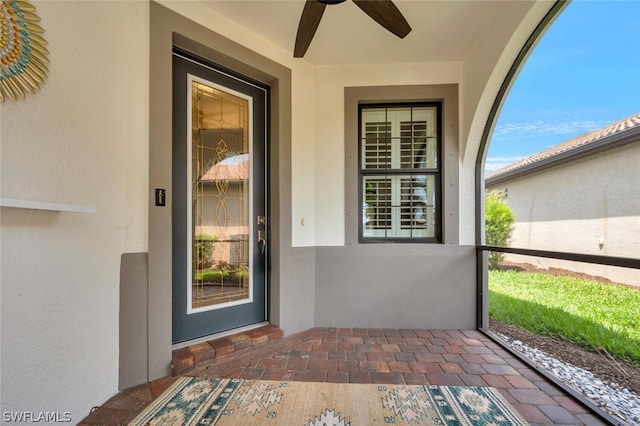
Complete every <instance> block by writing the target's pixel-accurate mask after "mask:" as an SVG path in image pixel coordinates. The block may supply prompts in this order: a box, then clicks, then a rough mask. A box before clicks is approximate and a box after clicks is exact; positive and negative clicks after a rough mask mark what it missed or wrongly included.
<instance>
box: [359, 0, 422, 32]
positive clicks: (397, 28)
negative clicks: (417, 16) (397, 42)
mask: <svg viewBox="0 0 640 426" xmlns="http://www.w3.org/2000/svg"><path fill="white" fill-rule="evenodd" d="M353 2H354V3H355V4H356V5H357V6H358V7H359V8H360V9H362V10H363V11H364V13H366V14H367V15H369V16H370V17H371V18H373V20H374V21H376V22H377V23H378V24H380V25H382V26H383V27H385V28H386V29H388V30H389V31H391V32H392V33H394V34H395V35H397V36H398V37H400V38H405V36H406V35H407V34H409V33H410V32H411V27H410V26H409V23H408V22H407V20H406V19H404V16H402V12H400V10H399V9H398V8H397V7H396V5H395V4H393V2H392V1H391V0H353Z"/></svg>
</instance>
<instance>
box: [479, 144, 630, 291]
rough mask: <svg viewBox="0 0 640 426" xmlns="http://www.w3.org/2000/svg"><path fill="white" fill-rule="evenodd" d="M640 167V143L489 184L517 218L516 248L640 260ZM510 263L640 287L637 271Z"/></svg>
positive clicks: (513, 258)
mask: <svg viewBox="0 0 640 426" xmlns="http://www.w3.org/2000/svg"><path fill="white" fill-rule="evenodd" d="M638 164H640V141H637V142H634V143H631V144H628V145H625V146H623V147H619V148H614V149H611V150H607V151H603V152H600V153H597V154H594V155H590V156H588V157H584V158H581V159H578V160H575V161H570V162H567V163H563V164H561V165H558V166H555V167H551V168H548V169H545V170H541V171H538V172H535V173H532V174H529V175H525V176H521V177H515V178H513V179H511V180H509V181H505V182H502V183H497V184H495V185H494V184H487V186H486V189H487V191H493V190H496V191H500V192H503V193H504V192H505V191H506V200H507V202H508V204H509V207H511V209H512V210H513V212H514V214H515V217H516V224H515V230H514V234H513V240H512V242H511V244H510V246H511V247H518V248H530V249H536V250H549V251H561V252H571V253H586V254H593V255H603V256H619V257H630V258H637V257H638V253H639V252H638V245H639V244H640V203H639V201H638V195H637V190H638V189H637V182H638V181H639V180H638V178H639V177H640V174H639V173H638ZM507 259H508V260H511V261H514V262H522V263H531V264H533V265H536V266H539V267H542V268H544V267H556V268H564V269H569V270H575V271H579V272H584V273H586V274H590V275H596V276H602V277H605V278H608V279H610V280H612V281H614V282H618V283H623V284H630V285H635V286H640V271H639V270H635V269H630V268H621V267H612V266H606V265H594V264H589V263H578V262H568V261H562V260H555V259H545V258H533V257H530V256H520V255H512V254H508V255H507Z"/></svg>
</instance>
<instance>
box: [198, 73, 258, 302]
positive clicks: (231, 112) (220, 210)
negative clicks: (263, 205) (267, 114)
mask: <svg viewBox="0 0 640 426" xmlns="http://www.w3.org/2000/svg"><path fill="white" fill-rule="evenodd" d="M190 80H191V104H192V107H191V123H192V126H191V208H192V215H191V217H192V221H191V222H192V223H191V244H190V246H191V253H192V256H191V259H192V260H191V285H190V290H191V297H190V299H191V310H202V309H216V308H219V307H224V306H228V305H230V304H234V303H236V304H237V303H243V302H245V301H251V296H252V294H251V285H250V279H251V277H250V275H249V273H248V271H249V269H250V266H251V265H250V255H249V241H248V240H249V227H250V223H249V213H250V211H251V206H250V201H251V196H250V193H251V181H250V179H249V178H250V171H251V167H250V163H251V130H250V123H251V117H250V111H251V109H250V103H251V99H250V98H247V97H246V96H243V95H242V94H238V93H230V92H229V89H224V88H220V87H219V86H217V85H215V84H214V83H212V82H208V81H204V80H202V79H198V78H197V77H194V76H190Z"/></svg>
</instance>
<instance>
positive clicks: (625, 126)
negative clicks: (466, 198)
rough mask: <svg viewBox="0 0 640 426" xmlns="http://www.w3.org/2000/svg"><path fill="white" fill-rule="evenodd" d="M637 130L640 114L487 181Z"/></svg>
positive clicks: (506, 168) (499, 172)
mask: <svg viewBox="0 0 640 426" xmlns="http://www.w3.org/2000/svg"><path fill="white" fill-rule="evenodd" d="M635 128H637V129H639V130H640V113H637V114H634V115H632V116H630V117H627V118H624V119H622V120H620V121H616V122H615V123H612V124H609V125H608V126H605V127H603V128H601V129H597V130H592V131H590V132H587V133H585V134H583V135H580V136H577V137H575V138H573V139H570V140H568V141H566V142H563V143H561V144H559V145H555V146H552V147H551V148H549V149H546V150H544V151H541V152H538V153H537V154H533V155H532V156H530V157H527V158H524V159H522V160H520V161H516V162H515V163H512V164H509V165H507V166H504V167H502V168H501V169H498V170H496V171H494V172H491V173H489V174H488V175H487V176H485V180H496V179H498V178H499V177H501V176H503V175H506V174H509V175H513V174H518V172H519V171H520V170H522V171H524V170H526V169H531V168H534V167H535V166H536V165H538V164H539V163H541V162H543V161H547V162H549V161H552V160H553V159H554V157H559V156H561V154H564V155H563V158H567V156H571V155H572V154H573V152H575V153H577V152H578V151H582V150H583V149H585V148H588V147H589V146H590V145H594V144H596V143H597V142H604V140H606V139H608V138H611V137H612V136H614V135H619V134H620V133H623V132H628V131H629V130H631V129H635ZM614 146H616V145H612V147H614Z"/></svg>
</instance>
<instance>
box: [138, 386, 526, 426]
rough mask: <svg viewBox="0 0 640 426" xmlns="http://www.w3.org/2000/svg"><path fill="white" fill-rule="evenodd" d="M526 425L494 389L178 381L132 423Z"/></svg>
mask: <svg viewBox="0 0 640 426" xmlns="http://www.w3.org/2000/svg"><path fill="white" fill-rule="evenodd" d="M203 424H211V425H306V426H315V425H353V426H355V425H371V424H380V425H382V424H396V425H411V424H424V425H473V426H476V425H505V426H506V425H526V424H527V422H526V421H525V420H524V419H522V417H521V416H520V415H519V414H518V413H517V412H516V411H515V410H514V409H513V408H512V407H511V406H510V405H509V403H507V402H506V401H505V400H504V398H503V397H502V395H500V393H499V392H498V391H497V390H495V389H493V388H486V387H470V386H428V385H427V386H401V385H369V384H350V383H343V384H336V383H307V382H276V381H262V380H243V379H224V380H223V379H200V378H194V377H184V378H181V379H178V380H177V381H176V382H175V383H174V384H173V385H172V386H171V387H170V388H169V389H167V390H166V391H165V392H164V393H163V394H162V395H161V396H160V397H158V398H157V399H156V400H155V401H154V402H153V403H152V404H151V405H150V406H149V407H147V408H146V409H145V410H144V411H143V412H142V413H140V414H139V415H138V417H136V418H135V419H134V420H133V422H131V423H130V425H203Z"/></svg>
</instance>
